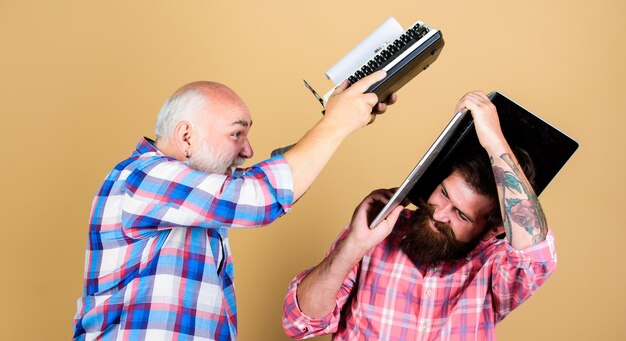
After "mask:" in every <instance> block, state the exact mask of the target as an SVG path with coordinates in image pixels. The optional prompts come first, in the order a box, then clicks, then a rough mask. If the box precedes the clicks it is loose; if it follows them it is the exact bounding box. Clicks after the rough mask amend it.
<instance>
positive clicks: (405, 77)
mask: <svg viewBox="0 0 626 341" xmlns="http://www.w3.org/2000/svg"><path fill="white" fill-rule="evenodd" d="M444 44H445V42H444V40H443V35H442V34H441V32H440V31H439V30H436V29H433V28H431V27H429V26H428V25H426V24H424V23H423V22H420V21H418V22H417V23H415V24H413V26H411V27H410V28H409V29H407V30H406V31H405V32H404V33H403V34H401V35H400V36H399V37H398V38H396V39H395V40H394V41H393V42H391V43H389V44H386V45H383V46H381V48H380V49H379V50H378V51H377V52H376V54H375V55H374V57H372V58H371V59H370V60H369V61H368V62H367V63H365V64H364V65H363V66H362V67H361V68H360V69H358V70H357V71H355V72H354V73H353V74H352V75H351V76H350V77H348V82H349V83H350V85H352V84H354V83H356V82H357V81H358V80H360V79H361V78H363V77H366V76H368V75H370V74H372V73H374V72H376V71H378V70H385V71H386V72H387V75H386V76H385V78H384V79H382V80H381V81H379V82H377V83H375V84H373V85H372V86H371V87H370V88H369V89H367V92H373V93H375V94H376V95H377V96H378V99H379V101H384V100H385V99H387V97H389V95H391V93H393V92H396V91H397V90H399V89H400V88H401V87H403V86H404V85H405V84H406V83H408V82H409V81H410V80H411V79H413V77H415V76H417V75H418V74H419V73H420V72H422V71H423V70H426V69H427V68H428V67H429V66H430V64H432V63H433V62H434V61H435V60H437V57H439V54H440V53H441V50H442V49H443V46H444Z"/></svg>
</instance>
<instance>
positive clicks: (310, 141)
mask: <svg viewBox="0 0 626 341" xmlns="http://www.w3.org/2000/svg"><path fill="white" fill-rule="evenodd" d="M383 77H384V72H378V73H375V74H372V75H371V76H369V77H366V78H364V79H362V80H361V81H359V82H357V83H355V84H353V85H352V86H351V87H349V88H348V87H347V82H344V83H343V84H342V85H341V86H340V87H338V88H337V90H336V91H335V92H334V94H333V95H332V96H331V98H330V99H329V101H328V104H327V109H326V114H325V115H324V117H323V118H322V119H321V120H320V121H319V122H318V123H317V124H316V125H315V126H314V127H313V128H312V129H311V130H310V131H309V132H308V133H307V134H306V135H305V136H304V137H303V138H302V139H301V140H300V141H299V142H298V143H297V144H296V145H295V146H294V147H293V148H291V149H290V150H289V151H287V152H286V153H285V154H284V156H280V155H279V156H276V157H273V158H271V159H268V160H265V161H262V162H260V163H258V164H256V165H253V166H251V167H250V168H247V169H240V168H236V167H237V166H239V165H241V164H242V163H243V162H244V161H245V160H246V159H248V158H250V157H252V154H253V151H252V147H251V145H250V142H249V141H248V132H249V131H250V128H251V126H252V119H251V116H250V112H249V111H248V108H247V107H246V105H245V103H244V102H243V101H242V100H241V98H239V96H237V94H236V93H235V92H234V91H233V90H231V89H229V88H228V87H226V86H225V85H222V84H219V83H215V82H194V83H190V84H187V85H185V86H183V87H182V88H180V89H179V90H178V91H176V92H175V93H174V94H173V95H172V96H171V97H170V98H169V99H168V100H167V101H166V103H165V104H164V105H163V108H162V109H161V111H160V112H159V115H158V118H157V124H156V141H152V140H150V139H148V138H142V139H141V140H140V141H139V143H138V144H137V147H136V148H135V151H134V152H133V153H132V155H131V156H130V157H129V158H128V159H126V160H124V161H122V162H121V163H119V164H118V165H117V166H116V167H115V168H114V169H113V170H112V171H111V172H110V173H109V175H108V176H107V178H106V179H105V181H104V183H103V184H102V185H101V187H100V189H99V191H98V193H97V194H96V197H95V198H94V201H93V205H92V212H91V217H90V227H89V241H88V244H87V254H86V261H85V286H84V290H83V296H82V297H81V298H80V299H79V300H78V304H77V305H78V307H77V312H76V315H75V318H74V328H73V329H74V338H75V339H78V340H85V339H87V340H93V339H98V340H144V339H146V340H234V339H236V337H237V307H236V303H235V292H234V288H233V263H232V258H231V254H230V248H229V245H228V230H229V229H230V228H233V227H258V226H264V225H267V224H269V223H271V222H272V221H274V220H275V219H277V218H278V217H280V216H282V215H283V214H285V213H286V212H288V211H289V210H290V209H291V205H292V203H293V202H294V201H295V200H297V199H298V198H299V197H300V196H301V195H302V194H303V193H304V192H305V191H306V190H307V188H308V187H309V186H310V185H311V183H312V182H313V180H315V178H316V177H317V176H318V175H319V173H320V172H321V170H322V168H323V167H324V166H325V165H326V163H327V162H328V160H329V159H330V157H331V156H332V154H333V153H334V151H335V150H336V149H337V147H338V146H339V144H340V143H341V142H342V141H343V140H344V139H345V138H346V137H347V136H348V135H349V134H350V133H352V132H353V131H355V130H357V129H358V128H360V127H363V126H365V125H367V124H368V123H371V122H372V120H373V118H374V117H375V116H374V114H380V113H382V112H384V111H385V109H386V105H387V104H392V103H393V102H395V100H396V97H395V95H392V96H390V98H389V99H387V102H383V103H378V98H377V97H376V95H375V94H372V93H368V94H365V93H364V92H365V90H366V89H367V88H369V86H370V85H372V84H373V83H375V82H376V81H378V80H380V79H382V78H383Z"/></svg>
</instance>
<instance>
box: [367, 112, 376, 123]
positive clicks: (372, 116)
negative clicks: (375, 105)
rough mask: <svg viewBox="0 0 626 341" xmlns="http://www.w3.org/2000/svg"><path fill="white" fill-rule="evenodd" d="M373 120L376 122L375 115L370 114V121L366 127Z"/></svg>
mask: <svg viewBox="0 0 626 341" xmlns="http://www.w3.org/2000/svg"><path fill="white" fill-rule="evenodd" d="M375 120H376V115H375V114H370V121H369V122H367V125H370V124H372V123H374V121H375Z"/></svg>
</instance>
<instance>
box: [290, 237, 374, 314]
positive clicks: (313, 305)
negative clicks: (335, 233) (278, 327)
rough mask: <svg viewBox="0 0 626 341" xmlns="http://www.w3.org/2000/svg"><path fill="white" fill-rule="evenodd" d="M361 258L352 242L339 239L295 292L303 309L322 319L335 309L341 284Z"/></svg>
mask: <svg viewBox="0 0 626 341" xmlns="http://www.w3.org/2000/svg"><path fill="white" fill-rule="evenodd" d="M362 257H363V253H362V252H361V251H358V250H357V249H356V248H355V247H354V246H353V245H351V243H350V242H349V241H347V240H345V239H344V240H343V241H342V242H340V244H339V245H337V248H335V249H334V250H333V251H332V252H331V253H330V254H329V255H328V256H327V257H326V258H325V259H324V260H323V261H322V262H321V263H320V264H319V265H318V266H317V267H315V269H313V271H311V272H310V273H309V274H308V275H307V276H306V277H305V278H304V279H303V280H302V281H301V282H300V284H299V285H298V290H297V293H296V295H297V300H298V305H299V306H300V309H301V310H302V312H303V313H305V314H306V315H308V316H310V317H312V318H320V317H324V316H326V315H328V314H329V313H330V312H331V311H333V309H334V308H335V305H336V299H337V295H338V293H339V290H340V289H341V286H342V284H343V283H344V281H346V279H347V277H348V275H349V273H350V271H352V270H353V269H354V267H355V266H356V265H357V264H358V262H359V261H360V260H361V258H362Z"/></svg>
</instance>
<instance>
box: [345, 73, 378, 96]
mask: <svg viewBox="0 0 626 341" xmlns="http://www.w3.org/2000/svg"><path fill="white" fill-rule="evenodd" d="M386 75H387V72H386V71H384V70H378V71H376V72H374V73H372V74H371V75H369V76H367V77H365V78H363V79H361V80H359V81H358V82H356V83H354V84H353V85H352V86H351V87H350V88H351V89H354V90H355V91H358V92H360V93H364V92H365V90H367V89H369V87H370V86H372V85H373V84H374V83H376V82H378V81H380V80H383V79H384V78H385V76H386Z"/></svg>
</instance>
